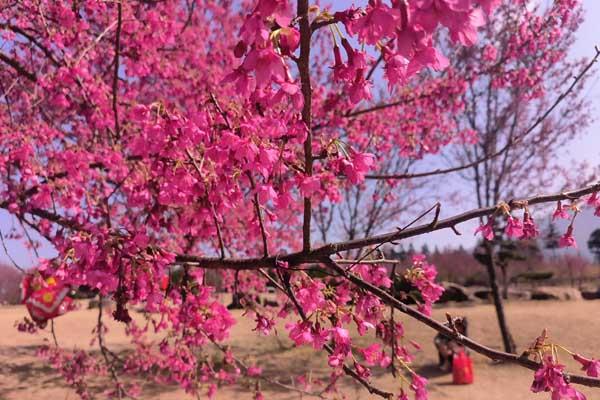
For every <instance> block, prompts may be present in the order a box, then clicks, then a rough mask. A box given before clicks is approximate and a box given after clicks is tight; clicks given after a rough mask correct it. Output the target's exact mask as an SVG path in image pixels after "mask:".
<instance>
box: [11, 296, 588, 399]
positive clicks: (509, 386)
mask: <svg viewBox="0 0 600 400" xmlns="http://www.w3.org/2000/svg"><path fill="white" fill-rule="evenodd" d="M599 306H600V301H571V302H554V301H546V302H513V303H508V304H507V306H506V308H507V317H508V321H509V323H510V326H511V329H512V331H513V333H514V336H515V339H516V342H517V345H518V346H519V349H520V350H522V349H524V348H525V347H527V346H528V345H529V344H530V343H531V341H532V340H533V339H534V338H535V337H536V336H537V335H539V334H540V332H541V330H542V328H544V327H545V328H548V331H549V332H550V336H551V338H552V339H553V341H554V342H555V343H559V344H561V345H563V346H565V347H567V348H570V349H574V350H577V351H579V352H581V353H583V354H587V355H595V356H596V357H598V356H600V340H599V339H598V334H599V333H600V309H599ZM446 312H449V313H451V314H452V315H466V316H467V317H468V318H469V323H470V326H469V329H470V336H471V337H473V338H474V339H476V340H479V341H481V342H483V343H485V344H488V345H490V346H491V347H499V346H498V344H499V343H500V337H499V335H498V328H497V323H496V320H495V314H494V309H493V307H492V306H491V305H472V306H466V307H444V308H438V309H436V310H434V317H435V318H437V319H438V320H444V319H445V316H444V315H445V313H446ZM234 314H235V316H236V319H237V321H238V323H237V325H236V326H235V328H234V329H233V331H232V335H231V339H230V341H229V343H230V344H231V345H232V346H233V350H234V352H235V354H236V355H238V357H239V358H243V359H246V360H248V361H250V362H256V363H257V364H259V365H261V366H262V367H263V371H264V373H265V375H266V376H269V377H271V378H273V379H279V380H280V381H282V382H289V381H290V377H291V376H292V375H294V376H297V375H300V374H302V373H307V372H311V374H312V376H314V377H321V378H326V376H327V374H328V373H329V371H328V368H327V367H323V365H325V363H324V362H323V361H324V360H325V358H324V356H323V355H321V354H318V353H315V351H313V350H312V349H310V348H305V347H302V348H295V347H293V346H292V344H291V342H290V340H289V339H288V338H287V332H286V331H285V329H284V328H283V327H282V326H279V327H278V332H279V335H280V337H279V339H277V338H274V337H267V338H265V337H259V336H258V335H256V334H255V333H254V332H252V330H251V329H252V327H253V326H254V323H253V321H252V320H250V319H249V318H247V317H244V316H242V315H241V313H240V312H234ZM25 315H26V310H25V309H24V308H23V307H20V306H10V307H9V306H5V307H0V329H1V330H2V332H1V333H2V334H1V335H0V400H17V399H19V400H26V399H41V400H54V399H61V400H62V399H73V400H75V399H77V395H76V394H75V393H74V391H73V390H72V389H70V388H69V387H68V386H67V385H66V384H65V383H64V382H63V381H62V379H61V378H60V377H59V376H57V375H56V374H55V373H54V372H53V371H52V369H51V368H49V366H47V365H46V364H45V363H44V362H43V361H41V360H40V359H39V358H37V357H36V355H35V351H36V347H37V346H39V345H41V344H44V343H49V342H48V341H49V334H48V332H47V331H42V332H41V333H39V334H36V335H29V334H22V333H19V332H17V330H16V329H15V328H14V327H13V324H14V322H15V321H16V320H19V319H21V318H22V317H24V316H25ZM96 318H97V311H96V310H87V309H84V307H82V309H80V310H79V311H74V312H71V313H69V314H67V315H65V316H62V317H60V318H58V319H57V320H56V333H57V337H58V340H59V343H60V345H61V346H62V347H64V348H68V349H72V348H74V347H79V348H84V349H89V348H90V339H91V337H92V336H91V334H90V332H91V330H92V329H93V327H94V324H95V321H96ZM106 320H110V318H106ZM403 321H404V322H405V327H406V336H407V337H408V338H411V339H414V340H416V341H417V342H419V343H420V344H421V345H422V351H420V352H419V353H418V354H417V357H416V360H415V362H414V365H413V367H414V368H415V369H416V370H418V371H419V372H420V373H422V374H423V375H424V376H426V377H428V378H429V380H430V385H429V391H430V399H431V400H442V399H443V400H507V399H508V400H525V399H544V400H546V399H549V396H548V395H546V394H540V395H535V394H532V393H530V392H529V385H530V384H531V380H532V377H533V372H531V371H529V370H525V369H523V368H521V367H518V366H514V365H502V364H501V365H495V364H493V363H491V362H490V361H489V360H487V359H485V358H483V357H480V356H478V355H474V369H475V383H474V384H473V385H468V386H455V385H452V384H451V381H452V379H451V376H450V375H447V374H440V373H439V372H438V370H437V368H436V367H435V363H436V353H435V351H434V346H433V342H432V340H433V337H434V332H433V331H431V330H430V329H428V328H426V327H423V326H420V325H418V324H416V323H415V322H413V321H411V320H409V319H408V318H406V317H403ZM108 325H109V328H110V333H109V334H108V337H107V338H108V345H109V346H110V347H111V348H112V349H113V350H117V351H119V350H123V349H125V348H127V343H128V341H127V337H126V336H125V334H124V332H123V328H122V326H120V325H119V324H118V323H116V322H114V321H108ZM357 340H363V339H357ZM364 343H366V341H365V342H364ZM561 361H564V362H565V363H566V364H567V365H568V366H569V367H570V369H571V370H575V369H576V368H577V366H576V365H575V364H574V363H572V362H571V361H570V360H569V359H568V358H567V357H564V356H563V359H561ZM373 383H374V384H375V385H377V386H379V387H382V388H385V389H388V390H396V389H397V388H398V387H399V385H400V382H399V380H397V379H394V378H393V377H391V375H390V374H389V373H383V371H378V372H376V374H375V376H374V378H373ZM95 385H96V387H97V388H98V389H101V388H102V386H103V383H102V382H96V383H95ZM342 386H343V390H344V393H345V394H346V398H348V399H368V398H374V397H372V396H370V395H369V394H368V393H367V392H366V391H365V390H363V389H362V388H361V387H360V386H357V385H356V384H354V383H353V382H351V381H350V380H348V379H344V380H343V382H342ZM143 389H144V390H143V394H142V397H141V399H143V400H150V399H165V400H175V399H187V398H190V397H189V396H187V395H186V394H185V393H184V392H183V391H181V390H179V389H178V388H176V387H171V386H159V385H153V384H150V385H147V386H145V387H144V388H143ZM581 390H582V392H584V393H585V394H586V395H587V396H588V399H589V400H594V399H600V389H588V388H582V389H581ZM263 392H264V395H265V398H266V399H268V400H270V399H276V400H283V399H301V398H305V399H306V398H308V397H307V396H301V395H300V394H298V393H294V392H286V391H284V390H283V389H281V388H279V387H274V386H269V385H263ZM252 396H253V392H252V391H251V390H250V389H249V388H248V387H244V386H243V385H238V386H235V387H230V388H226V389H222V390H220V391H219V393H218V395H217V398H218V399H236V400H244V399H251V398H252Z"/></svg>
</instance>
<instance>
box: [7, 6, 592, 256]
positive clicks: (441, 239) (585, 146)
mask: <svg viewBox="0 0 600 400" xmlns="http://www.w3.org/2000/svg"><path fill="white" fill-rule="evenodd" d="M324 3H325V2H324ZM357 3H360V2H358V1H357ZM336 4H348V2H347V1H341V0H336V1H334V7H333V9H334V10H336V9H337V8H338V7H336V6H335V5H336ZM583 5H584V8H585V11H586V14H585V22H584V23H583V26H582V27H581V28H580V30H579V32H578V39H577V42H576V44H575V46H574V48H573V52H572V54H571V56H572V57H577V58H579V57H591V56H593V54H594V46H595V45H599V46H600V27H599V22H598V21H600V0H583ZM597 69H598V68H597ZM584 91H585V93H586V96H587V97H588V99H589V100H590V101H591V103H592V104H593V105H594V109H593V113H594V115H595V116H596V121H595V122H594V124H593V125H592V126H591V127H590V128H588V129H587V132H586V133H585V134H583V135H582V136H581V137H580V138H579V139H578V140H576V141H574V142H573V143H571V144H570V145H569V146H568V148H566V149H565V151H564V154H562V155H561V158H562V160H563V161H564V163H565V165H568V164H569V162H570V160H573V159H578V160H582V159H586V160H588V161H589V162H590V163H591V164H593V165H600V118H598V117H597V115H598V112H599V111H600V70H598V71H596V74H595V75H594V76H593V77H592V78H591V79H590V80H589V81H588V83H587V86H586V87H585V89H584ZM540 191H541V192H543V190H540ZM457 211H460V210H458V209H453V208H448V207H446V208H445V209H444V212H443V213H442V217H443V216H444V215H445V216H448V215H450V214H452V213H455V212H457ZM581 217H585V215H582V216H581ZM13 223H15V222H14V221H13V220H12V218H10V216H9V215H8V214H7V213H6V212H5V211H3V210H2V211H0V229H1V230H2V232H3V233H4V234H6V233H7V232H8V231H9V229H10V226H11V225H12V224H13ZM593 227H600V219H598V218H596V220H595V221H593V222H589V223H588V224H586V227H585V229H582V230H581V231H580V232H579V233H578V235H579V237H577V239H578V242H579V243H580V248H582V251H583V252H584V253H586V252H587V250H586V249H585V247H586V246H585V240H586V239H587V237H588V236H589V232H590V231H591V229H592V228H593ZM474 228H475V225H474V224H463V225H461V226H459V230H460V231H461V232H463V235H462V236H460V237H457V236H455V235H454V234H452V233H451V232H450V231H441V232H437V233H433V234H429V235H427V236H423V237H421V238H419V240H416V241H415V243H414V244H415V245H416V246H417V248H418V247H419V246H420V245H422V244H423V243H427V244H428V245H429V247H430V248H433V247H434V246H438V247H439V248H444V247H447V246H458V245H463V246H465V247H470V246H472V245H473V244H474V241H475V239H474V237H473V231H474ZM576 232H577V231H576ZM576 236H577V235H576ZM7 245H8V251H9V253H10V254H11V256H12V257H13V258H14V259H15V260H16V261H17V263H19V264H20V265H21V266H24V267H29V266H32V265H35V262H36V258H35V257H34V256H33V255H32V254H31V253H30V252H29V251H28V250H26V249H25V248H24V247H23V246H22V244H21V243H20V242H15V241H10V240H8V241H7ZM39 253H40V256H41V257H52V256H54V255H55V252H54V251H53V249H52V248H51V247H50V246H48V245H46V246H44V247H43V248H42V249H40V251H39ZM0 261H6V262H8V261H9V260H8V258H7V256H6V254H5V252H4V251H3V250H2V249H0Z"/></svg>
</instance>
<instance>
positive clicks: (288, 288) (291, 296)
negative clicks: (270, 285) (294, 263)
mask: <svg viewBox="0 0 600 400" xmlns="http://www.w3.org/2000/svg"><path fill="white" fill-rule="evenodd" d="M285 273H286V272H285V271H280V273H279V276H280V280H281V282H282V283H283V286H284V287H283V288H282V287H281V286H280V285H278V286H277V287H278V288H279V289H280V290H281V289H283V293H284V294H285V295H286V296H287V297H288V298H289V299H290V300H291V301H292V304H293V305H294V308H296V311H297V312H298V315H300V318H302V321H303V322H307V321H309V319H308V317H307V315H306V313H305V312H304V310H303V309H302V306H301V305H300V303H298V299H297V298H296V295H295V294H294V291H293V290H292V287H291V286H290V282H289V279H285V277H284V276H283V274H285ZM323 348H324V349H325V351H327V352H328V353H329V354H333V352H334V350H333V348H331V346H330V345H328V344H324V345H323ZM342 369H343V370H344V373H345V374H346V375H348V376H350V377H352V378H353V379H354V380H356V381H357V382H358V383H360V384H361V385H363V386H364V387H365V388H366V389H367V390H368V391H369V393H370V394H375V395H377V396H380V397H383V398H384V399H391V398H392V397H393V393H389V392H386V391H384V390H381V389H378V388H376V387H375V386H373V385H371V384H370V383H369V382H368V381H367V380H366V379H364V378H363V377H361V376H360V375H358V374H357V373H356V372H355V371H354V370H353V369H352V368H350V367H348V366H347V365H346V364H345V363H343V364H342Z"/></svg>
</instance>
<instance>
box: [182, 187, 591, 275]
mask: <svg viewBox="0 0 600 400" xmlns="http://www.w3.org/2000/svg"><path fill="white" fill-rule="evenodd" d="M598 191H600V183H596V184H593V185H589V186H585V187H583V188H580V189H576V190H572V191H569V192H562V193H558V194H550V195H540V196H533V197H529V198H523V199H513V200H510V201H509V202H508V203H507V204H508V207H509V208H510V209H511V210H512V209H517V208H521V207H523V205H524V204H528V205H535V204H542V203H551V202H555V201H558V200H574V199H578V198H581V197H583V196H586V195H588V194H591V193H594V192H598ZM496 209H497V207H496V206H493V207H483V208H477V209H474V210H471V211H467V212H465V213H462V214H458V215H455V216H453V217H449V218H445V219H441V220H439V221H437V223H436V224H432V223H428V224H423V225H419V226H416V227H413V228H408V229H405V230H401V231H400V230H398V231H394V232H389V233H384V234H381V235H375V236H370V237H365V238H362V239H356V240H350V241H345V242H337V243H330V244H326V245H323V246H321V247H318V248H315V249H312V250H310V251H307V252H304V251H302V252H297V253H291V254H287V255H280V256H272V257H268V258H245V259H244V258H240V259H225V260H221V259H218V258H211V257H198V256H193V255H187V254H180V255H178V256H176V259H175V262H176V263H188V264H195V265H198V266H201V267H202V268H206V269H233V270H256V269H259V268H274V267H275V268H276V267H277V265H276V261H277V260H279V261H284V262H287V263H288V264H289V265H292V266H293V265H299V264H305V263H311V262H318V261H319V260H320V259H322V258H323V257H328V256H330V255H333V254H336V253H338V252H343V251H347V250H354V249H359V248H363V247H367V246H371V245H376V244H379V243H382V242H393V241H396V240H402V239H407V238H410V237H414V236H420V235H423V234H426V233H430V232H434V231H438V230H442V229H453V230H454V229H455V226H456V225H458V224H460V223H463V222H466V221H470V220H473V219H477V218H481V217H484V216H486V215H492V214H493V213H495V212H496Z"/></svg>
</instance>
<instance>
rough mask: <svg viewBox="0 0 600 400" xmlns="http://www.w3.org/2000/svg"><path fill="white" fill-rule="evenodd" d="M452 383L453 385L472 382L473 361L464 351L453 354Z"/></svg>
mask: <svg viewBox="0 0 600 400" xmlns="http://www.w3.org/2000/svg"><path fill="white" fill-rule="evenodd" d="M452 383H453V384H455V385H468V384H470V383H473V362H472V361H471V357H469V356H468V355H467V354H466V353H465V352H464V351H461V352H459V353H458V354H456V355H454V358H453V360H452Z"/></svg>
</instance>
